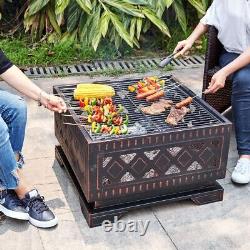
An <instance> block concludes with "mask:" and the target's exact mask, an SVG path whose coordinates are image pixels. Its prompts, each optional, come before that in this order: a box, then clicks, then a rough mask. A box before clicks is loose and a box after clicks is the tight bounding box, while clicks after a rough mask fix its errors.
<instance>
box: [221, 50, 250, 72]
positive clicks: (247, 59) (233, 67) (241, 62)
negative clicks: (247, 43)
mask: <svg viewBox="0 0 250 250" xmlns="http://www.w3.org/2000/svg"><path fill="white" fill-rule="evenodd" d="M249 63H250V47H249V48H248V49H247V50H246V51H245V52H243V53H242V54H241V55H240V56H239V57H237V58H236V59H235V60H234V61H232V62H231V63H229V64H228V65H227V66H225V67H224V68H223V69H222V70H223V71H224V72H225V74H226V76H229V75H231V74H233V73H234V72H236V71H237V70H239V69H241V68H243V67H245V66H246V65H248V64H249Z"/></svg>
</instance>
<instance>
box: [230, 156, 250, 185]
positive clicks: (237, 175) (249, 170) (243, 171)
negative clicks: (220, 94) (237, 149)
mask: <svg viewBox="0 0 250 250" xmlns="http://www.w3.org/2000/svg"><path fill="white" fill-rule="evenodd" d="M231 179H232V181H233V182H235V183H239V184H247V183H249V182H250V159H248V158H240V159H239V160H238V162H237V165H236V167H235V169H234V171H233V173H232V177H231Z"/></svg>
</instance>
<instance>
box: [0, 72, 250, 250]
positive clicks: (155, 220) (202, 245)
mask: <svg viewBox="0 0 250 250" xmlns="http://www.w3.org/2000/svg"><path fill="white" fill-rule="evenodd" d="M155 74H156V75H158V74H159V72H157V71H156V72H148V73H147V74H146V75H155ZM172 74H173V75H174V76H176V77H177V78H179V79H180V80H181V81H183V82H184V83H185V84H186V85H187V86H188V87H189V88H191V89H192V90H193V91H194V92H196V93H201V85H202V74H203V69H202V68H195V69H188V70H181V71H174V72H172ZM136 76H138V74H136ZM140 76H141V77H143V76H145V74H143V75H140ZM127 77H133V75H127V76H123V77H121V78H127ZM100 79H102V80H103V79H107V77H96V78H95V80H100ZM109 79H110V77H109ZM91 80H93V79H91V78H89V77H86V76H81V77H80V76H77V77H69V78H53V79H52V78H50V79H37V80H36V79H34V82H35V83H36V84H37V85H39V86H40V87H41V88H43V89H44V90H46V91H50V92H51V90H52V85H54V84H69V83H77V82H81V81H82V82H84V81H91ZM0 86H1V88H2V87H3V88H4V89H6V90H9V87H8V86H6V85H5V84H4V83H3V82H1V85H0ZM12 92H13V90H12ZM27 103H28V116H29V117H28V118H29V119H28V125H27V134H26V140H25V145H24V154H25V156H26V169H25V175H26V176H27V178H28V179H29V181H30V182H31V183H32V184H33V185H34V186H36V187H37V188H38V190H39V191H40V193H41V194H43V195H44V196H45V197H46V200H47V201H48V204H49V205H50V207H51V208H52V209H53V210H54V211H55V213H56V214H57V216H58V217H59V225H58V226H57V227H56V228H54V229H49V230H43V229H37V228H35V227H33V226H31V225H29V223H27V222H19V221H15V220H11V219H8V218H5V219H3V220H1V221H0V240H1V244H0V249H1V250H12V249H15V250H19V249H20V250H31V249H32V250H40V249H46V250H50V249H51V250H52V249H53V250H56V249H60V250H64V249H65V250H68V249H70V250H77V249H85V250H113V249H115V250H120V249H126V250H137V249H143V250H147V249H150V250H152V249H154V250H158V249H165V250H172V249H179V250H190V249H192V250H199V249H201V250H214V249H218V250H221V249H225V250H229V249H242V250H247V249H250V241H249V239H248V237H249V234H250V213H249V212H248V209H249V208H250V195H249V194H250V188H249V186H243V187H239V186H235V185H233V184H232V183H231V181H230V173H231V172H232V169H233V166H234V165H235V163H236V161H237V152H236V145H235V139H234V136H233V135H232V139H231V146H230V153H229V162H228V167H227V169H228V171H227V177H226V179H225V180H222V181H221V183H222V185H223V187H224V188H225V196H224V201H223V202H218V203H213V204H209V205H205V206H196V205H194V204H193V203H192V202H189V201H183V202H177V203H173V204H170V205H164V206H163V205H162V206H156V207H151V208H148V209H140V210H138V211H134V212H130V213H128V214H127V215H125V216H124V217H123V218H122V220H125V221H129V220H137V221H138V220H143V221H146V220H150V224H149V227H148V231H147V232H146V234H145V236H140V232H137V233H136V232H133V233H132V232H128V231H125V232H123V233H121V232H114V231H112V232H105V231H104V228H103V227H98V228H93V229H89V228H88V225H87V223H86V222H85V219H84V218H83V215H82V213H81V210H80V206H79V203H78V195H77V192H76V190H75V188H74V186H73V184H72V182H71V180H70V179H69V177H68V175H67V174H66V172H65V171H64V169H61V168H60V166H59V165H58V163H57V162H56V161H55V157H54V146H55V145H56V144H57V141H56V139H55V137H54V127H53V114H52V113H50V112H48V111H47V110H45V109H43V108H39V107H37V104H36V103H35V102H33V101H30V100H27Z"/></svg>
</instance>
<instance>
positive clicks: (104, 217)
mask: <svg viewBox="0 0 250 250" xmlns="http://www.w3.org/2000/svg"><path fill="white" fill-rule="evenodd" d="M79 200H80V206H81V210H82V213H83V215H84V217H85V219H86V221H87V223H88V225H89V227H90V228H92V227H97V226H101V225H102V223H103V222H105V221H109V223H113V222H114V221H115V219H117V220H118V219H120V218H121V217H122V216H123V215H124V214H126V213H127V212H128V211H126V210H122V211H117V210H113V209H112V208H111V209H109V208H106V209H95V208H93V207H91V206H90V204H89V203H87V201H86V200H85V199H84V197H83V196H79Z"/></svg>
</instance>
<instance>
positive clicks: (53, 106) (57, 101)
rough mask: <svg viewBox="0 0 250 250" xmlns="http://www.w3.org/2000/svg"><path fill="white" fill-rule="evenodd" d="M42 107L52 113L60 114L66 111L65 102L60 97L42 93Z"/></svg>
mask: <svg viewBox="0 0 250 250" xmlns="http://www.w3.org/2000/svg"><path fill="white" fill-rule="evenodd" d="M41 103H42V105H43V106H44V107H45V108H47V109H49V110H51V111H54V112H58V113H62V112H66V111H67V107H66V104H65V102H64V101H63V99H62V98H61V97H58V96H54V95H48V94H46V93H44V94H43V95H42V98H41Z"/></svg>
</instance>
